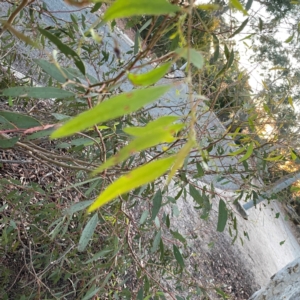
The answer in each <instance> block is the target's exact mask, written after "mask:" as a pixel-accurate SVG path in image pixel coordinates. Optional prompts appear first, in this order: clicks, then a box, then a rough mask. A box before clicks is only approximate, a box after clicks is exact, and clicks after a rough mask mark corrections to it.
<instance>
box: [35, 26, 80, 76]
mask: <svg viewBox="0 0 300 300" xmlns="http://www.w3.org/2000/svg"><path fill="white" fill-rule="evenodd" d="M38 30H39V32H40V33H41V34H42V35H44V36H45V37H46V38H48V39H49V40H50V41H51V42H52V43H53V44H54V45H55V46H56V47H57V48H58V49H59V50H60V51H61V52H62V53H63V54H65V55H66V56H68V57H69V56H71V57H72V58H73V59H74V63H75V65H76V67H77V68H78V69H79V70H80V72H81V73H82V74H83V75H85V67H84V64H83V62H82V60H81V59H80V57H79V55H78V54H77V53H76V52H75V51H74V50H73V49H72V48H70V47H69V46H68V45H67V44H66V43H63V42H62V41H61V40H60V39H59V38H57V37H56V36H55V35H53V34H52V33H50V32H49V31H47V30H45V29H42V28H38Z"/></svg>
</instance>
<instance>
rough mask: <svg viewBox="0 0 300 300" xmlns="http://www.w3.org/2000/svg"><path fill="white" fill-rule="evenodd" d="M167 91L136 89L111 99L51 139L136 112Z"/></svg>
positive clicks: (54, 134)
mask: <svg viewBox="0 0 300 300" xmlns="http://www.w3.org/2000/svg"><path fill="white" fill-rule="evenodd" d="M169 89H170V86H156V87H151V88H148V89H140V90H139V89H138V90H134V91H132V92H127V93H123V94H120V95H117V96H115V97H112V98H110V99H108V100H106V101H104V102H102V103H100V104H99V105H97V106H95V107H94V108H93V109H91V110H88V111H85V112H83V113H81V114H80V115H78V116H77V117H75V118H74V119H72V120H70V121H68V122H67V123H66V124H64V125H63V126H62V127H60V128H59V129H58V130H56V131H55V132H54V133H53V134H52V135H51V138H53V139H54V138H61V137H65V136H69V135H72V134H73V133H75V132H78V131H81V130H84V129H86V128H88V127H91V126H93V125H95V124H97V123H101V122H105V121H108V120H111V119H115V118H117V117H120V116H123V115H126V114H129V113H132V112H134V111H137V110H139V109H140V108H142V107H143V106H144V105H146V104H148V103H150V102H153V101H154V100H156V99H157V98H159V97H160V96H162V95H163V94H164V93H166V92H167V90H169Z"/></svg>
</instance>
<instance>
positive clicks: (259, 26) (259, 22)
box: [258, 18, 264, 31]
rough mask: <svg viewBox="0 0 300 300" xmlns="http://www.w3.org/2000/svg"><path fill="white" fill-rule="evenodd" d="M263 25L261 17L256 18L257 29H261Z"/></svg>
mask: <svg viewBox="0 0 300 300" xmlns="http://www.w3.org/2000/svg"><path fill="white" fill-rule="evenodd" d="M263 25H264V22H263V20H262V19H261V18H258V28H259V31H262V30H263Z"/></svg>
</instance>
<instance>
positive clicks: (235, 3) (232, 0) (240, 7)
mask: <svg viewBox="0 0 300 300" xmlns="http://www.w3.org/2000/svg"><path fill="white" fill-rule="evenodd" d="M229 4H230V5H231V6H233V7H234V8H236V9H237V10H239V11H241V12H242V13H243V14H244V15H248V12H247V11H246V10H245V8H244V7H243V5H242V4H241V2H240V1H239V0H229Z"/></svg>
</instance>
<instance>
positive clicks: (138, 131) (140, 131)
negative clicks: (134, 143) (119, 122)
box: [123, 116, 178, 136]
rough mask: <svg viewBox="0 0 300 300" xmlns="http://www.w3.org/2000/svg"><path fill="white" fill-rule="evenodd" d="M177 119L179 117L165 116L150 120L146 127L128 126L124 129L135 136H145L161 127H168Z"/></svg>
mask: <svg viewBox="0 0 300 300" xmlns="http://www.w3.org/2000/svg"><path fill="white" fill-rule="evenodd" d="M177 120H178V117H175V116H163V117H160V118H158V119H156V120H154V121H151V122H149V123H148V124H147V125H146V126H145V127H126V128H124V129H123V131H124V132H126V133H128V134H130V135H133V136H144V135H145V134H149V132H152V131H154V130H157V129H160V128H161V127H166V126H168V125H170V124H171V123H173V122H175V121H177Z"/></svg>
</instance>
